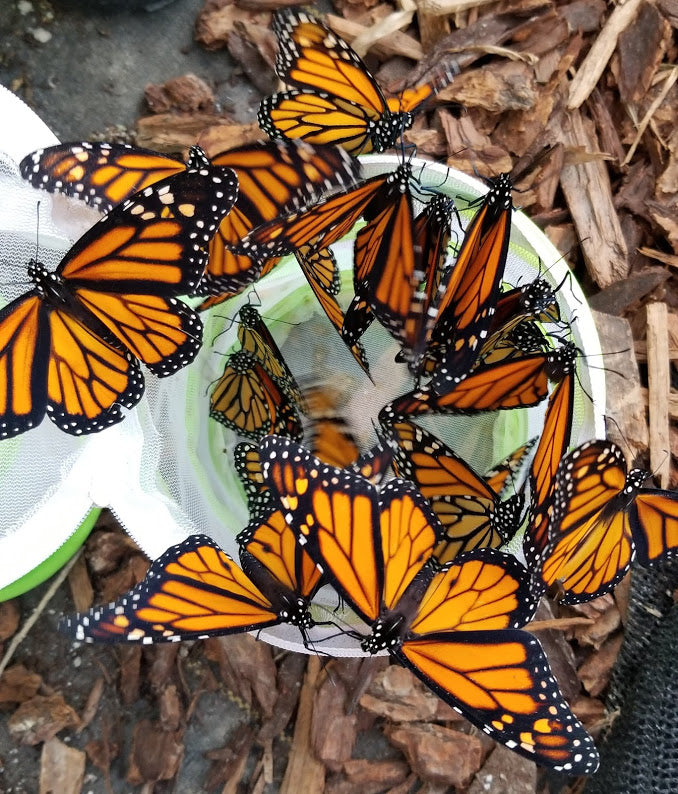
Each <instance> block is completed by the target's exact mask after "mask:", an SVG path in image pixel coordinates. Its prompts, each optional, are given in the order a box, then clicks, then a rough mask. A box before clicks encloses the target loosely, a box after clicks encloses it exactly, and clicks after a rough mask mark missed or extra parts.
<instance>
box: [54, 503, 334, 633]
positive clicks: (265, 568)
mask: <svg viewBox="0 0 678 794" xmlns="http://www.w3.org/2000/svg"><path fill="white" fill-rule="evenodd" d="M240 546H241V551H240V556H241V563H242V569H241V568H240V567H239V566H238V565H237V564H236V563H235V562H234V561H233V560H232V559H231V557H229V556H228V554H226V553H225V552H224V551H222V549H221V548H220V547H219V546H218V545H217V544H216V543H215V542H214V541H213V540H212V539H211V538H209V537H207V536H206V535H191V536H190V537H188V538H187V539H186V540H184V541H183V542H182V543H179V544H178V545H176V546H172V547H171V548H170V549H168V550H167V551H166V552H165V553H164V554H163V555H162V556H161V557H160V558H158V559H157V560H155V562H153V564H152V565H151V567H150V569H149V571H148V573H147V574H146V576H145V578H144V579H143V581H141V582H140V583H139V584H138V585H137V586H136V587H135V588H134V589H133V590H131V591H130V592H129V593H127V595H124V596H122V597H120V598H119V599H118V600H117V601H116V602H114V603H111V604H109V605H108V606H105V607H95V608H94V609H91V610H89V612H86V613H80V614H76V615H74V616H72V617H68V618H62V620H61V622H60V626H59V628H60V629H61V630H62V631H64V632H65V633H67V634H72V635H74V636H75V639H77V640H84V641H86V642H142V643H153V642H180V641H182V640H197V639H205V638H207V637H216V636H219V635H223V634H235V633H239V632H244V631H251V630H252V629H262V628H265V627H267V626H275V625H277V624H279V623H290V624H292V625H295V626H298V628H299V630H300V631H301V633H302V637H303V638H304V641H305V640H306V637H305V632H306V630H307V629H308V628H310V627H311V626H313V624H314V621H313V618H312V617H311V615H310V613H309V611H308V605H309V603H310V601H311V599H312V598H313V595H314V594H315V591H316V590H317V587H318V584H319V579H320V575H321V574H320V572H319V571H318V570H317V569H316V567H315V565H314V564H313V563H312V562H311V561H310V559H308V557H302V554H303V550H301V549H300V548H299V546H298V544H297V543H296V540H295V538H294V535H293V534H292V531H291V530H290V528H289V527H288V526H287V524H286V522H285V519H284V517H283V515H282V513H281V512H280V511H279V510H277V511H274V512H272V513H271V514H270V515H269V517H268V518H267V519H260V520H258V521H256V522H255V523H254V524H252V525H250V526H249V527H247V528H246V529H245V530H243V532H242V533H241V536H240Z"/></svg>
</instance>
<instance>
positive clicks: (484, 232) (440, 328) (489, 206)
mask: <svg viewBox="0 0 678 794" xmlns="http://www.w3.org/2000/svg"><path fill="white" fill-rule="evenodd" d="M511 206H512V205H511V181H510V179H509V175H508V174H502V175H501V176H500V177H498V179H497V180H496V181H495V182H494V183H493V184H492V187H491V188H490V190H489V192H488V193H487V194H486V196H485V197H484V199H483V203H482V205H481V207H480V209H479V210H478V212H477V213H476V215H475V216H474V217H473V219H472V221H471V223H470V224H469V226H468V228H467V230H466V233H465V235H464V240H463V242H462V245H461V248H460V250H459V254H458V256H457V261H456V262H455V265H454V267H453V268H452V270H451V271H450V276H449V279H448V280H447V283H446V284H445V285H444V290H443V291H442V297H441V298H440V300H439V301H438V303H437V311H438V317H437V321H436V325H435V328H434V329H433V332H432V341H433V342H434V344H436V345H441V346H442V351H443V352H442V358H439V364H438V367H437V368H436V370H435V372H434V374H433V380H432V385H433V388H434V389H435V390H436V391H437V392H438V393H445V392H446V391H449V390H450V389H451V388H454V384H455V383H458V381H459V379H461V378H463V377H464V376H465V375H466V373H468V371H469V370H470V369H471V367H472V366H473V363H474V361H475V359H476V358H477V355H478V353H479V352H480V345H481V344H482V340H483V339H484V337H485V336H486V334H487V331H488V328H489V326H490V323H491V322H492V315H493V314H494V312H495V308H496V304H497V300H498V297H499V291H500V287H501V281H502V278H503V275H504V268H505V265H506V256H507V253H508V244H509V236H510V232H511Z"/></svg>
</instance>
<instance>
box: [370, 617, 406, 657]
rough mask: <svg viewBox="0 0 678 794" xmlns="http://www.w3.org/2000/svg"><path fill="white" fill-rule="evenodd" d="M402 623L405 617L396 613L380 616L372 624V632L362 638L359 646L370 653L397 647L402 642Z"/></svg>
mask: <svg viewBox="0 0 678 794" xmlns="http://www.w3.org/2000/svg"><path fill="white" fill-rule="evenodd" d="M404 624H405V618H404V617H403V615H401V614H398V613H393V614H391V615H387V616H382V617H380V618H379V619H378V620H377V621H376V622H375V623H374V624H373V626H372V632H371V633H370V634H369V635H368V636H367V637H364V638H363V640H362V642H361V643H360V647H361V648H362V650H363V651H364V652H365V653H370V654H376V653H379V651H385V650H388V649H390V648H396V647H398V646H399V645H400V644H401V643H402V637H403V628H404Z"/></svg>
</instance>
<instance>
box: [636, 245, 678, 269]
mask: <svg viewBox="0 0 678 794" xmlns="http://www.w3.org/2000/svg"><path fill="white" fill-rule="evenodd" d="M638 253H639V254H642V255H643V256H647V257H648V258H650V259H656V260H657V262H661V263H662V264H663V265H668V266H669V267H678V256H676V255H675V254H667V253H665V252H664V251H657V250H656V249H655V248H647V247H645V246H643V247H642V248H639V249H638Z"/></svg>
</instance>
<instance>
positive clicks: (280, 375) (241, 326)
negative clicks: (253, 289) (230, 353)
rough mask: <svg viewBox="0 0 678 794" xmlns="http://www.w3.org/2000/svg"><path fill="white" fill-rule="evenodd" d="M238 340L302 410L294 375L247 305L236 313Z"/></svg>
mask: <svg viewBox="0 0 678 794" xmlns="http://www.w3.org/2000/svg"><path fill="white" fill-rule="evenodd" d="M238 339H239V341H240V346H241V347H242V349H243V350H244V351H245V352H246V353H250V354H251V355H252V356H254V358H256V359H258V361H260V362H261V364H262V365H263V367H264V368H265V369H266V370H267V372H268V373H269V374H270V375H271V376H272V377H273V378H274V379H275V380H276V381H278V382H279V383H280V384H281V385H282V386H283V388H284V389H285V391H286V392H287V394H288V395H289V396H290V397H291V398H292V400H293V401H294V403H295V404H296V405H297V407H299V408H300V409H301V410H303V406H304V398H303V397H302V394H301V389H300V388H299V385H298V384H297V382H296V380H295V378H294V375H292V373H291V372H290V369H289V367H288V366H287V364H286V362H285V359H284V357H283V354H282V353H281V352H280V348H279V347H278V345H277V344H276V342H275V339H273V336H272V335H271V332H270V331H269V330H268V327H267V326H266V323H265V322H264V321H263V320H262V319H261V315H260V314H259V312H258V311H257V310H256V308H255V307H254V306H252V305H251V304H249V303H246V304H244V305H243V306H241V307H240V311H239V312H238Z"/></svg>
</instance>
